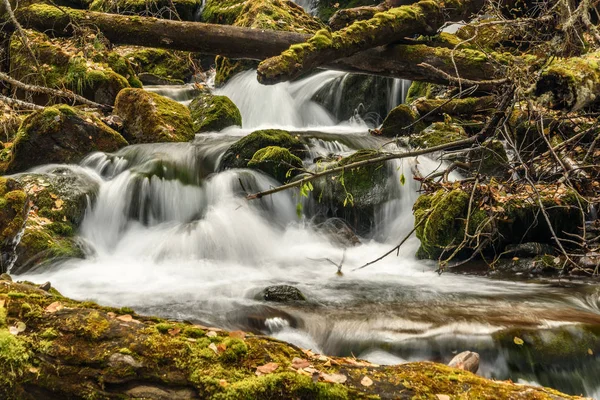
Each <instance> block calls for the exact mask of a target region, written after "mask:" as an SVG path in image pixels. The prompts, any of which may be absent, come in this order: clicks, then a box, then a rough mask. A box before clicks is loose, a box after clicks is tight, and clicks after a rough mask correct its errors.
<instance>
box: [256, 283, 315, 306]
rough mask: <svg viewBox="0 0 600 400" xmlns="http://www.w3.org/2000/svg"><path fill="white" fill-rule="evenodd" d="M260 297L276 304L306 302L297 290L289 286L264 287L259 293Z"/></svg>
mask: <svg viewBox="0 0 600 400" xmlns="http://www.w3.org/2000/svg"><path fill="white" fill-rule="evenodd" d="M261 297H262V299H263V300H265V301H274V302H277V303H289V302H296V301H306V297H305V296H304V294H303V293H302V292H301V291H300V290H299V289H298V288H295V287H294V286H290V285H275V286H269V287H266V288H265V289H264V290H263V291H262V292H261Z"/></svg>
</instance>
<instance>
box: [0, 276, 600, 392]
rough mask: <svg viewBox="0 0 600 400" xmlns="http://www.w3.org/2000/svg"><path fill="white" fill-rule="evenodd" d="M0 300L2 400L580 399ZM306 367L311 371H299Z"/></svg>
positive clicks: (212, 331)
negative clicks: (20, 328) (81, 399)
mask: <svg viewBox="0 0 600 400" xmlns="http://www.w3.org/2000/svg"><path fill="white" fill-rule="evenodd" d="M0 299H2V300H3V304H5V306H4V307H2V308H0V310H2V312H1V313H0V349H1V350H0V351H1V356H2V358H1V359H2V362H0V396H2V397H3V398H5V399H7V400H13V399H15V400H16V399H34V398H40V397H41V396H40V395H39V394H40V393H42V394H43V395H44V396H45V394H51V396H53V397H55V398H77V397H81V394H82V393H85V395H86V397H91V398H94V397H95V398H100V397H106V394H107V393H108V392H107V391H106V388H107V387H110V388H111V391H110V396H112V397H123V398H129V397H144V398H148V399H155V400H159V399H175V398H190V397H192V396H193V397H199V398H207V399H208V398H210V399H215V400H217V399H258V398H264V399H267V398H269V399H282V400H283V399H291V398H307V399H320V398H322V399H340V400H343V399H366V398H388V399H391V398H401V399H409V398H431V397H432V394H438V393H439V394H444V395H447V396H449V397H451V398H472V399H484V398H489V399H499V400H503V399H516V398H519V399H521V398H522V399H532V400H533V399H536V400H550V399H552V400H559V399H576V398H578V397H575V396H569V395H566V394H563V393H560V392H558V391H555V390H552V389H547V388H542V387H531V386H525V385H517V384H514V383H512V382H502V381H493V380H488V379H485V378H482V377H479V376H477V375H474V374H472V373H470V372H467V371H463V370H460V369H455V368H452V367H448V366H445V365H442V364H435V363H430V362H413V363H406V364H402V365H394V366H378V365H373V364H371V363H369V362H367V361H362V360H357V359H356V358H354V357H352V358H344V357H328V356H323V355H319V354H313V353H312V352H309V351H303V350H302V349H300V348H298V347H297V346H292V345H289V344H287V343H285V342H282V341H280V340H276V339H271V338H269V337H265V336H254V335H246V334H245V333H244V332H239V331H238V332H227V331H224V330H221V329H216V328H210V327H205V326H199V325H192V324H188V323H182V322H175V321H167V320H163V319H159V318H155V317H143V316H140V315H136V314H133V315H131V314H126V315H123V313H124V311H123V309H116V308H109V307H101V306H99V305H97V304H94V303H92V302H84V303H80V302H76V301H73V300H70V299H68V298H66V297H62V296H59V295H57V294H54V293H48V292H44V291H42V290H40V289H39V288H37V287H36V286H35V285H29V284H21V283H14V282H8V281H4V282H3V284H2V285H0ZM23 321H25V322H26V325H24V327H25V329H24V330H23V331H22V332H20V333H19V334H18V335H12V334H10V333H9V331H8V328H7V327H8V326H15V325H17V324H19V323H23ZM515 347H517V346H515ZM582 348H585V346H584V347H582ZM517 350H519V349H517ZM594 350H595V347H594ZM522 359H523V360H525V358H522ZM299 361H300V363H299ZM306 362H308V363H310V365H311V366H312V368H314V370H311V372H308V373H307V372H306V371H299V369H300V368H301V365H304V364H306ZM299 364H300V365H299ZM82 371H85V373H82ZM312 371H314V374H313V373H312ZM307 374H309V375H307ZM365 376H366V377H367V378H368V379H365ZM99 377H101V379H99ZM342 381H343V382H344V383H334V382H342ZM366 382H368V383H369V384H365V383H366ZM177 396H179V397H177Z"/></svg>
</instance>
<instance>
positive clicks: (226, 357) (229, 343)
mask: <svg viewBox="0 0 600 400" xmlns="http://www.w3.org/2000/svg"><path fill="white" fill-rule="evenodd" d="M223 345H225V347H226V348H225V351H223V352H222V353H221V354H220V355H219V357H220V359H221V360H222V361H224V362H227V363H235V362H238V361H239V360H240V359H241V358H243V357H244V356H246V354H247V353H248V346H246V343H244V341H243V340H240V339H235V338H227V339H225V340H224V341H223Z"/></svg>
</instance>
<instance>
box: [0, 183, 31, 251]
mask: <svg viewBox="0 0 600 400" xmlns="http://www.w3.org/2000/svg"><path fill="white" fill-rule="evenodd" d="M27 208H28V204H27V195H26V194H25V192H24V191H23V188H22V186H21V185H20V184H19V183H18V182H17V181H15V180H14V179H11V178H3V177H0V249H2V251H3V252H4V251H6V252H8V251H9V247H10V245H11V244H12V242H13V241H14V239H15V238H16V237H17V235H18V234H19V232H20V231H21V229H23V225H24V224H25V216H26V212H27Z"/></svg>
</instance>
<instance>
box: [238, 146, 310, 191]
mask: <svg viewBox="0 0 600 400" xmlns="http://www.w3.org/2000/svg"><path fill="white" fill-rule="evenodd" d="M248 167H249V168H256V169H259V170H261V171H263V172H265V173H266V174H268V175H271V176H272V177H274V178H275V179H277V180H278V181H279V182H286V181H288V180H289V179H290V178H291V177H294V176H296V175H298V173H299V172H300V170H301V169H302V167H303V166H302V160H301V159H300V158H298V157H296V156H295V155H293V154H292V153H290V151H289V150H288V149H284V148H282V147H278V146H268V147H264V148H262V149H260V150H258V151H257V152H256V153H254V155H253V156H252V159H251V160H250V161H249V162H248Z"/></svg>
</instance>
